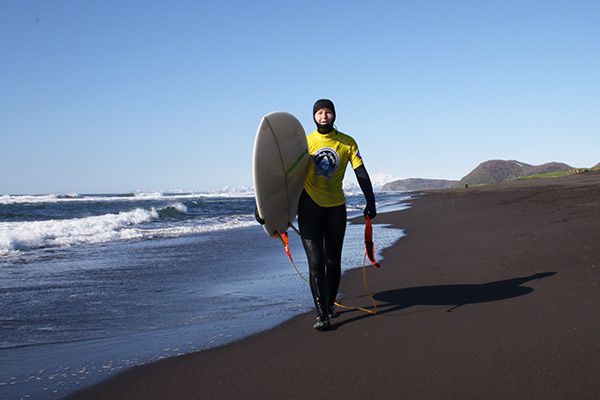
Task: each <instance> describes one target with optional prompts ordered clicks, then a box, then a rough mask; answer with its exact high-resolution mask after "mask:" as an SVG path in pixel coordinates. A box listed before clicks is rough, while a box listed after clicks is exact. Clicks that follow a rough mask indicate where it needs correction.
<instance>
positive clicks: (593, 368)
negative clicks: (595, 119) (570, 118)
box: [72, 173, 600, 400]
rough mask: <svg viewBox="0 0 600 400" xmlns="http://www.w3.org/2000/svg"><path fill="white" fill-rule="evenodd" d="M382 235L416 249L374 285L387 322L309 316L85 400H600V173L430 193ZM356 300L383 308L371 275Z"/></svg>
mask: <svg viewBox="0 0 600 400" xmlns="http://www.w3.org/2000/svg"><path fill="white" fill-rule="evenodd" d="M376 222H378V223H390V224H394V225H396V226H398V227H401V228H403V229H405V231H406V233H407V236H406V237H404V238H402V239H400V241H399V242H398V243H397V244H396V245H394V246H393V247H391V248H389V249H387V250H386V251H385V252H384V260H383V261H382V268H381V269H380V270H375V269H374V268H372V267H370V269H369V270H368V279H369V286H370V289H371V291H372V292H373V294H374V295H375V298H376V300H377V303H378V311H379V313H378V315H375V316H371V315H368V314H364V313H361V312H358V311H344V312H342V313H341V315H340V317H338V318H336V319H334V320H333V322H334V324H333V329H332V330H331V331H328V332H316V331H314V330H313V329H312V324H313V321H314V315H313V314H305V315H301V316H298V317H296V318H293V319H292V320H290V321H288V322H286V323H284V324H282V325H280V326H278V327H276V328H274V329H272V330H269V331H267V332H264V333H261V334H258V335H255V336H253V337H250V338H247V339H244V340H242V341H240V342H237V343H233V344H230V345H227V346H224V347H222V348H217V349H212V350H207V351H203V352H199V353H194V354H190V355H186V356H181V357H177V358H172V359H168V360H165V361H161V362H158V363H154V364H150V365H145V366H141V367H136V368H134V369H131V370H129V371H127V372H125V373H123V374H121V375H118V376H116V377H114V378H112V379H110V380H108V381H106V382H104V383H101V384H99V385H96V386H94V387H91V388H88V389H86V390H85V391H83V392H79V393H76V394H75V395H74V396H72V398H77V399H265V398H267V399H283V398H285V399H304V400H305V399H312V398H340V399H345V400H348V399H365V398H379V399H525V398H526V399H596V398H600V312H599V311H598V310H599V309H600V173H586V174H580V175H575V176H570V177H565V178H556V179H545V180H535V181H517V182H512V183H509V184H501V185H494V186H488V187H481V188H469V189H452V190H446V191H434V192H428V193H427V194H424V195H423V196H420V197H418V198H417V199H416V200H415V201H414V203H413V207H412V208H410V209H408V210H404V211H399V212H394V213H389V214H383V215H380V216H378V217H377V220H376ZM376 241H377V231H375V242H376ZM307 290H308V288H307ZM341 290H342V292H343V293H344V294H345V295H346V298H345V299H344V303H347V304H353V305H360V306H363V307H369V306H370V301H369V299H368V297H366V295H365V294H364V290H363V288H362V271H361V270H360V269H358V270H353V271H351V272H349V273H347V274H345V275H344V277H343V278H342V288H341Z"/></svg>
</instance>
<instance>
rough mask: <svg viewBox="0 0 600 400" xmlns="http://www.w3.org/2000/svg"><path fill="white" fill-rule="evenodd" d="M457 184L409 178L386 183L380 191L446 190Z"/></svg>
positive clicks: (455, 182)
mask: <svg viewBox="0 0 600 400" xmlns="http://www.w3.org/2000/svg"><path fill="white" fill-rule="evenodd" d="M457 184H458V181H449V180H445V179H422V178H409V179H400V180H397V181H393V182H388V183H386V184H385V185H383V187H382V190H385V191H399V192H412V191H415V190H431V189H448V188H451V187H453V186H455V185H457Z"/></svg>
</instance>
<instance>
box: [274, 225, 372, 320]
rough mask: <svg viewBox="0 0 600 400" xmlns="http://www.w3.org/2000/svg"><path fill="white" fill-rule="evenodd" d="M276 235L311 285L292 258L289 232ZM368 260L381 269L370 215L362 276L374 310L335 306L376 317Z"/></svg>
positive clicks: (293, 263)
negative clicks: (376, 255)
mask: <svg viewBox="0 0 600 400" xmlns="http://www.w3.org/2000/svg"><path fill="white" fill-rule="evenodd" d="M290 227H291V228H292V229H293V230H294V231H295V232H296V233H297V234H298V236H300V232H298V230H297V229H296V227H294V225H292V224H290ZM275 235H276V236H277V237H279V239H281V242H282V243H283V249H284V250H285V254H287V256H288V258H289V260H290V263H291V264H292V265H293V267H294V269H295V270H296V272H297V273H298V275H300V277H301V278H302V279H304V281H305V282H306V283H309V282H308V279H306V277H305V276H304V275H303V274H302V272H301V271H300V269H299V268H298V266H297V265H296V263H295V262H294V260H293V258H292V254H291V252H290V240H289V237H288V234H287V232H281V233H280V232H275ZM367 258H368V259H369V262H370V263H371V265H373V266H374V267H376V268H380V267H381V265H379V263H378V262H377V261H376V260H375V245H374V243H373V225H372V223H371V218H369V216H368V215H365V255H364V257H363V267H362V276H363V286H364V289H365V292H366V293H367V295H368V296H369V299H371V304H373V309H372V310H369V309H367V308H362V307H352V306H347V305H344V304H342V303H338V302H335V303H334V304H335V305H336V306H338V307H340V308H343V309H346V310H358V311H362V312H365V313H367V314H373V315H375V314H377V302H376V301H375V299H374V298H373V294H372V293H371V291H370V290H369V285H368V284H367ZM309 284H310V283H309Z"/></svg>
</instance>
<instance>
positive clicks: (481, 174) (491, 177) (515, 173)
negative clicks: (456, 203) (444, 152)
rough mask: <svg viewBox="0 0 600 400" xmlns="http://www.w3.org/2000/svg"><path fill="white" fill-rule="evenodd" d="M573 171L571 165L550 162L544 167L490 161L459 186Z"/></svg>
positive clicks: (471, 173) (513, 162) (514, 162)
mask: <svg viewBox="0 0 600 400" xmlns="http://www.w3.org/2000/svg"><path fill="white" fill-rule="evenodd" d="M570 169H573V167H571V166H570V165H567V164H564V163H558V162H550V163H546V164H542V165H530V164H526V163H523V162H520V161H516V160H489V161H485V162H482V163H481V164H479V165H478V166H477V168H475V169H474V170H473V171H471V172H470V173H469V174H468V175H466V176H465V177H464V178H462V179H461V180H460V183H459V185H460V186H464V185H465V184H469V185H481V184H490V183H499V182H502V181H506V180H509V179H514V178H518V177H521V176H528V175H536V174H545V173H550V172H562V171H568V170H570Z"/></svg>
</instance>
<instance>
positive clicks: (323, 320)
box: [313, 315, 331, 331]
mask: <svg viewBox="0 0 600 400" xmlns="http://www.w3.org/2000/svg"><path fill="white" fill-rule="evenodd" d="M330 326H331V322H329V317H328V316H327V315H319V316H318V317H317V321H316V322H315V324H314V325H313V328H315V329H316V330H318V331H326V330H327V329H329V327H330Z"/></svg>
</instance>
